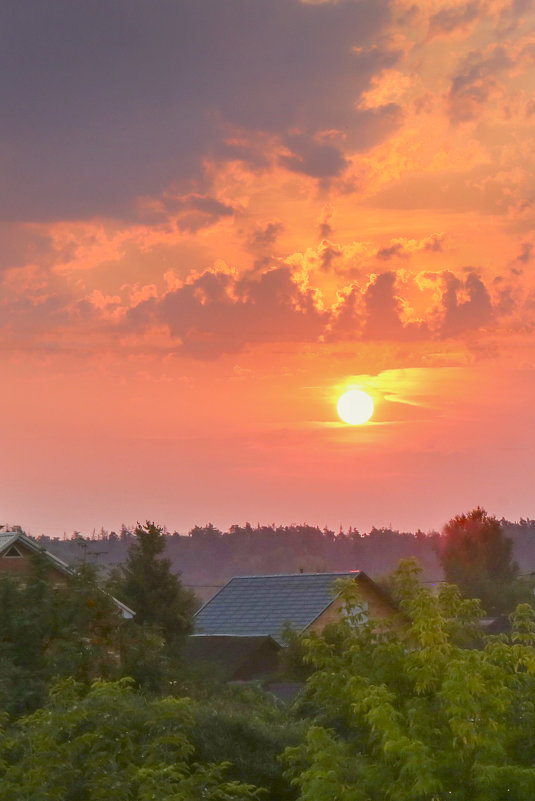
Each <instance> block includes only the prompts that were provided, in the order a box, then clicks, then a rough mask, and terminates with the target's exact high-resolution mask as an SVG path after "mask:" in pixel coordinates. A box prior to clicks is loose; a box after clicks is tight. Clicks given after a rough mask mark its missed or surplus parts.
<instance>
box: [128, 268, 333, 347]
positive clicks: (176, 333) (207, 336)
mask: <svg viewBox="0 0 535 801" xmlns="http://www.w3.org/2000/svg"><path fill="white" fill-rule="evenodd" d="M326 319H327V315H326V314H325V313H324V312H321V311H320V310H319V309H318V308H317V306H316V303H315V297H314V293H313V292H312V291H311V290H307V289H303V288H302V287H299V286H298V285H297V284H296V283H295V281H294V280H293V278H292V273H291V270H290V269H289V268H288V267H280V268H277V269H273V270H269V271H267V272H265V273H263V274H262V275H261V276H260V277H259V278H255V279H253V278H245V279H238V278H236V277H235V276H234V275H229V274H227V273H221V272H219V273H218V272H205V273H203V274H202V275H201V276H199V277H198V278H196V279H195V280H194V281H192V282H191V283H188V284H185V285H184V286H182V287H180V288H179V289H176V290H173V291H171V292H168V293H167V294H166V295H164V296H163V297H162V298H160V299H156V298H151V299H149V300H146V301H143V302H142V303H140V304H138V305H137V306H135V307H134V308H133V309H131V310H130V312H129V316H128V322H129V324H130V325H131V326H132V327H134V328H137V327H139V326H151V325H162V324H163V325H166V326H167V327H168V329H169V332H170V334H171V335H172V336H173V337H175V338H177V339H178V340H179V344H178V345H177V351H178V352H179V353H183V354H185V355H188V356H192V357H194V358H198V359H215V358H218V357H219V356H221V355H223V354H224V353H233V352H236V351H239V350H241V349H242V348H243V347H244V346H245V345H247V344H254V343H262V342H288V341H292V342H293V341H317V339H318V338H319V336H320V335H321V333H322V330H323V328H324V326H325V321H326Z"/></svg>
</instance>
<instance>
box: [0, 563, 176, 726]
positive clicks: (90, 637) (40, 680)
mask: <svg viewBox="0 0 535 801" xmlns="http://www.w3.org/2000/svg"><path fill="white" fill-rule="evenodd" d="M0 608H1V609H2V614H1V615H0V708H3V709H6V710H8V711H9V712H10V713H12V714H24V713H27V712H29V711H31V710H33V709H35V708H36V707H37V706H39V705H40V704H42V703H43V702H44V699H45V697H46V693H47V686H48V685H49V683H50V682H51V681H52V680H54V679H56V678H60V677H67V676H72V677H74V678H75V679H76V680H77V681H79V682H83V683H85V684H86V685H88V684H89V683H90V682H91V681H92V680H93V679H96V678H109V679H111V678H119V677H120V676H124V675H126V674H128V675H133V676H134V678H135V679H136V680H137V681H138V683H140V684H142V685H144V686H147V687H149V688H152V689H158V688H159V686H160V684H161V681H162V678H163V668H164V661H163V643H162V641H161V638H160V637H157V636H156V635H155V634H154V633H153V632H150V631H146V630H144V629H143V628H141V627H139V626H136V625H135V624H134V623H133V621H129V620H124V619H123V618H122V616H121V613H120V611H119V609H118V607H117V605H116V604H115V602H114V600H113V598H112V597H111V596H110V595H109V594H108V593H106V592H104V591H103V590H102V589H101V588H100V587H99V585H98V583H97V577H96V573H95V570H94V568H93V567H92V566H89V565H80V566H79V568H78V570H77V571H76V572H75V573H74V574H73V575H72V576H71V577H69V579H68V580H66V581H65V582H64V583H62V584H57V585H56V584H52V583H51V582H50V580H49V578H48V576H47V564H46V561H44V560H43V558H42V557H40V556H37V557H35V558H34V559H33V561H32V570H31V573H30V575H29V576H28V578H27V581H26V583H25V584H21V583H20V582H19V581H17V580H15V579H13V578H10V577H0Z"/></svg>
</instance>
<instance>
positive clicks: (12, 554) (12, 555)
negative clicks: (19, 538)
mask: <svg viewBox="0 0 535 801" xmlns="http://www.w3.org/2000/svg"><path fill="white" fill-rule="evenodd" d="M2 556H5V557H6V558H9V559H22V554H21V553H20V551H19V550H17V548H15V546H14V545H12V546H11V548H8V549H7V551H6V553H4V554H2Z"/></svg>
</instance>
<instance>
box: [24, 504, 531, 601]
mask: <svg viewBox="0 0 535 801" xmlns="http://www.w3.org/2000/svg"><path fill="white" fill-rule="evenodd" d="M500 525H501V528H502V530H503V532H504V534H505V535H506V536H507V537H509V538H510V539H511V540H512V543H513V559H514V560H515V561H516V562H517V563H518V565H519V569H520V574H521V575H525V574H529V573H531V572H533V571H535V520H531V519H529V518H527V519H524V518H521V519H520V521H519V522H511V521H507V520H505V519H502V520H500ZM134 530H135V529H134V527H128V526H126V525H123V526H122V527H121V529H120V531H119V532H115V531H106V530H104V529H102V530H101V531H100V532H98V533H97V532H94V533H93V534H92V535H90V536H86V537H84V536H82V535H81V534H79V533H78V532H74V533H73V535H72V537H71V538H69V539H65V540H60V539H59V538H50V537H47V536H45V535H41V536H38V537H36V538H35V539H37V540H38V541H39V542H40V543H41V544H42V545H44V546H45V547H46V548H47V549H49V550H50V551H51V552H53V553H54V554H55V555H57V556H58V557H60V558H61V559H63V560H64V561H66V562H68V563H73V562H88V563H92V564H95V565H96V566H97V567H100V568H103V569H104V570H108V569H110V568H111V567H113V566H114V565H118V564H122V563H124V562H125V560H126V558H127V555H128V549H129V547H130V544H131V543H132V541H133V539H134V538H135V534H134ZM164 533H165V540H166V548H165V556H166V557H167V558H168V559H170V560H171V564H172V569H173V571H174V572H177V573H180V574H181V576H182V582H183V584H184V585H185V586H186V587H188V588H189V589H191V590H193V591H194V593H195V594H196V595H197V597H198V598H199V599H200V600H202V601H205V600H207V599H208V598H210V597H211V596H212V595H214V594H215V592H216V591H217V590H218V588H219V587H221V586H222V585H224V584H225V583H226V582H227V581H228V580H229V579H231V578H232V577H233V576H237V575H259V574H270V573H297V572H299V571H300V570H303V571H304V572H328V571H332V572H336V571H346V570H363V571H364V572H365V573H367V574H368V575H370V576H371V577H372V578H374V579H377V578H381V577H382V576H384V575H385V574H387V573H389V572H390V571H392V570H394V569H395V568H396V566H397V564H398V562H399V560H400V559H407V558H410V557H415V558H416V559H417V560H418V562H419V563H420V565H421V566H422V571H423V572H422V578H423V580H424V581H425V582H430V583H433V582H436V581H441V580H442V579H443V570H442V566H441V563H440V558H439V553H438V550H439V542H440V536H441V535H440V533H439V532H437V531H431V532H427V533H425V532H423V531H416V532H402V531H397V530H395V529H390V528H375V527H373V528H372V529H371V530H370V531H369V532H359V531H358V530H357V529H354V528H352V527H350V528H349V529H348V530H347V531H344V530H342V529H340V530H339V531H338V532H335V531H333V530H331V529H328V528H323V529H321V528H319V527H318V526H311V525H308V524H302V525H289V526H276V525H275V524H272V525H260V524H258V525H257V526H252V525H251V524H250V523H246V524H245V525H243V526H240V525H237V524H236V525H232V526H230V527H229V529H228V530H226V531H222V530H220V529H218V528H217V527H215V526H214V525H213V524H211V523H209V524H207V525H205V526H195V527H194V528H193V529H191V531H190V532H188V534H185V535H184V534H179V533H178V532H176V531H174V532H169V531H166V530H165V529H164Z"/></svg>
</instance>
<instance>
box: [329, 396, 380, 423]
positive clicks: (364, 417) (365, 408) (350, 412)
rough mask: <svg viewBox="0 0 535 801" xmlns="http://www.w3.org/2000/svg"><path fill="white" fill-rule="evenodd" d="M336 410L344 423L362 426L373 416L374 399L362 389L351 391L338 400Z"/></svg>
mask: <svg viewBox="0 0 535 801" xmlns="http://www.w3.org/2000/svg"><path fill="white" fill-rule="evenodd" d="M336 409H337V411H338V414H339V416H340V418H341V419H342V420H343V421H344V423H348V424H349V425H351V426H360V425H362V423H367V422H368V420H369V419H370V417H371V416H372V414H373V399H372V398H371V396H370V395H368V393H367V392H363V391H362V390H361V389H350V390H349V391H348V392H344V394H343V395H341V396H340V397H339V398H338V403H337V404H336Z"/></svg>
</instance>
